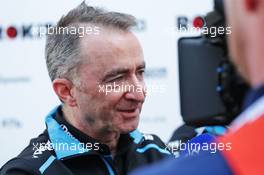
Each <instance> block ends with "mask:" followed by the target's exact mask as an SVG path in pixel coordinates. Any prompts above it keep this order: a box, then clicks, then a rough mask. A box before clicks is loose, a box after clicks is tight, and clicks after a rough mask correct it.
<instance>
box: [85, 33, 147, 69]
mask: <svg viewBox="0 0 264 175" xmlns="http://www.w3.org/2000/svg"><path fill="white" fill-rule="evenodd" d="M80 48H81V55H82V59H83V60H84V61H85V62H88V63H89V64H90V66H93V67H94V68H97V69H102V71H109V69H112V68H119V67H120V68H126V69H131V68H132V67H136V66H138V65H142V64H144V58H143V51H142V48H141V45H140V43H139V41H138V39H137V38H136V36H135V35H134V34H133V33H132V32H130V31H117V30H113V29H102V28H100V32H99V34H98V35H89V36H85V37H83V38H82V39H81V42H80Z"/></svg>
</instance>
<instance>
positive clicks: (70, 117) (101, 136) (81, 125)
mask: <svg viewBox="0 0 264 175" xmlns="http://www.w3.org/2000/svg"><path fill="white" fill-rule="evenodd" d="M62 113H63V116H64V118H65V120H66V121H67V122H68V123H70V124H71V125H72V126H74V127H75V128H76V129H78V130H80V131H81V132H83V133H84V134H86V135H87V136H89V137H92V138H93V139H96V140H98V142H99V143H101V144H105V145H107V146H108V147H109V149H110V151H111V154H112V156H113V157H114V155H115V154H116V149H117V144H118V141H119V137H120V133H118V132H114V131H109V130H104V129H101V130H98V128H95V129H94V128H93V127H92V126H90V125H89V123H87V122H85V121H83V120H81V118H80V117H79V116H76V113H75V112H73V111H71V110H68V109H67V108H66V107H63V108H62Z"/></svg>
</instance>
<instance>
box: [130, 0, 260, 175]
mask: <svg viewBox="0 0 264 175" xmlns="http://www.w3.org/2000/svg"><path fill="white" fill-rule="evenodd" d="M225 7H226V12H227V19H228V23H229V25H230V26H231V27H232V34H231V35H229V36H228V37H229V49H230V52H231V57H232V60H233V62H234V64H235V65H236V67H237V69H238V71H239V72H240V74H241V75H242V76H243V77H244V78H245V79H246V80H247V81H248V83H250V85H251V87H252V90H251V91H250V92H249V94H248V96H247V98H246V99H245V102H244V110H243V112H242V113H241V114H240V115H239V116H238V117H237V119H236V120H235V121H234V122H233V124H232V125H231V128H230V131H229V132H228V133H227V134H226V135H224V136H223V137H221V138H218V140H217V143H218V144H219V145H220V144H222V145H223V144H227V143H230V144H231V145H230V146H231V150H223V151H220V150H219V151H218V152H216V153H214V154H212V153H210V152H208V151H204V152H202V153H201V154H199V155H198V156H191V157H187V158H180V159H178V160H166V161H163V162H162V163H160V164H159V165H158V166H157V165H153V166H152V167H150V168H149V169H146V170H139V171H138V172H135V173H134V174H133V175H141V174H144V175H164V174H166V175H172V174H177V175H181V174H184V175H188V174H201V175H211V174H214V175H218V174H219V175H228V174H239V175H248V174H252V175H261V174H263V173H264V167H263V162H264V150H263V147H264V141H263V139H262V135H261V133H263V129H264V69H263V67H264V58H263V56H264V44H263V43H264V36H263V29H264V23H263V21H264V1H263V0H226V1H225Z"/></svg>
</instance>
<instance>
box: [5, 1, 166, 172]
mask: <svg viewBox="0 0 264 175" xmlns="http://www.w3.org/2000/svg"><path fill="white" fill-rule="evenodd" d="M135 24H136V22H135V19H134V17H132V16H130V15H127V14H122V13H117V12H107V11H104V10H102V9H97V8H94V7H90V6H87V5H86V4H85V3H82V4H81V5H79V6H78V7H77V8H75V9H73V10H71V11H70V12H69V13H68V14H67V15H66V16H64V17H62V18H61V19H60V21H59V22H58V24H57V26H56V27H55V29H49V30H50V31H48V36H47V43H46V50H45V52H46V62H47V68H48V72H49V75H50V78H51V80H52V85H53V89H54V91H55V93H56V94H57V96H58V97H59V99H60V100H61V101H62V105H60V106H58V107H56V108H55V109H53V110H52V111H51V112H50V114H48V115H47V117H46V120H45V122H46V126H47V130H45V131H44V133H42V134H41V135H40V136H39V137H38V138H35V139H33V140H31V143H30V145H29V146H28V147H27V148H26V149H25V150H24V151H23V152H22V153H21V154H20V155H19V156H18V157H16V158H14V159H12V160H11V161H9V162H8V163H7V164H6V165H4V167H3V168H2V171H1V174H12V173H13V174H50V175H55V174H56V175H57V174H63V175H66V174H78V175H82V174H85V175H89V174H91V175H95V174H96V175H99V174H100V175H103V174H110V175H115V174H116V175H117V174H118V175H124V174H127V173H128V172H130V171H131V170H133V169H134V168H136V167H139V166H141V165H145V164H149V163H151V162H154V161H157V160H160V159H162V158H163V157H165V156H167V155H169V154H170V153H169V152H168V151H167V150H166V149H165V145H164V144H163V142H162V141H161V140H160V139H159V138H158V137H157V136H154V135H143V134H141V133H140V132H139V131H138V130H137V126H138V122H139V115H140V112H141V109H142V105H143V102H144V100H145V95H146V89H145V85H144V77H143V74H144V71H145V62H144V58H143V52H142V48H141V46H140V43H139V41H138V39H137V38H136V37H135V35H134V34H133V33H132V32H131V30H130V29H131V28H132V27H133V26H134V25H135ZM76 28H78V30H76V31H79V33H78V32H74V31H73V29H76ZM69 29H70V30H71V33H65V32H69V31H68V30H69ZM83 29H85V30H83ZM80 31H86V33H85V35H84V36H83V35H82V34H83V33H81V32H80ZM63 32H64V33H63ZM120 87H123V88H120Z"/></svg>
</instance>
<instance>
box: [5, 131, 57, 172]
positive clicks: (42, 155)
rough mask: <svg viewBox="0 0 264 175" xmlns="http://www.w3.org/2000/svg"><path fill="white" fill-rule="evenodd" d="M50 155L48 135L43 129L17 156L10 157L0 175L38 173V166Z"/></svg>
mask: <svg viewBox="0 0 264 175" xmlns="http://www.w3.org/2000/svg"><path fill="white" fill-rule="evenodd" d="M51 155H52V150H51V149H50V147H49V140H48V135H47V132H46V131H44V132H43V133H42V134H40V135H39V136H38V137H36V138H32V139H31V140H30V143H29V144H28V146H27V147H26V148H24V150H23V151H22V152H21V153H20V154H19V155H18V156H17V157H14V158H12V159H11V160H9V161H8V162H7V163H6V164H5V165H3V167H2V168H1V175H2V174H10V173H9V172H15V173H17V172H21V173H22V174H23V173H24V174H38V173H39V172H38V168H39V167H40V166H41V165H42V164H43V162H45V161H46V160H47V158H48V157H49V156H51ZM14 170H15V171H14ZM11 174H12V173H11Z"/></svg>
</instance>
